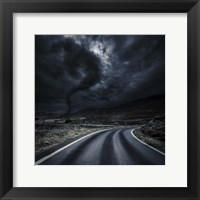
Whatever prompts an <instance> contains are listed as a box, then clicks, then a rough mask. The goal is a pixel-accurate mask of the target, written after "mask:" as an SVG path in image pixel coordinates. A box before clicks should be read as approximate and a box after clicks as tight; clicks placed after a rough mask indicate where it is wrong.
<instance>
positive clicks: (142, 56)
mask: <svg viewBox="0 0 200 200" xmlns="http://www.w3.org/2000/svg"><path fill="white" fill-rule="evenodd" d="M164 93H165V36H164V35H36V36H35V101H36V104H35V105H36V112H54V113H56V112H57V113H65V112H75V111H79V110H84V109H91V108H106V107H114V106H118V105H122V104H125V103H127V102H130V101H134V100H136V99H142V98H144V97H148V96H153V95H160V94H164Z"/></svg>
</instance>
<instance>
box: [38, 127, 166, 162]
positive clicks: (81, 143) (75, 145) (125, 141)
mask: <svg viewBox="0 0 200 200" xmlns="http://www.w3.org/2000/svg"><path fill="white" fill-rule="evenodd" d="M133 130H134V129H133V128H115V129H111V130H104V131H100V132H96V133H92V134H89V135H87V136H84V137H82V138H80V139H78V140H76V141H74V142H72V143H70V144H68V145H66V146H64V147H62V148H61V149H59V150H57V151H55V152H53V153H51V154H50V155H47V156H45V157H44V158H42V159H40V160H38V161H37V162H36V164H37V165H39V164H40V165H164V164H165V155H164V154H163V153H162V152H159V151H157V150H156V149H154V148H152V147H150V146H148V145H145V144H144V143H142V142H141V141H140V140H138V139H137V138H136V137H135V136H134V134H133Z"/></svg>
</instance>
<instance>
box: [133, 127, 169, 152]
mask: <svg viewBox="0 0 200 200" xmlns="http://www.w3.org/2000/svg"><path fill="white" fill-rule="evenodd" d="M134 130H135V129H133V130H132V131H131V135H132V136H133V137H134V138H135V139H136V140H138V141H139V142H141V143H142V144H144V145H146V146H148V147H149V148H151V149H153V150H154V151H157V152H158V153H160V154H162V155H165V154H164V153H163V152H161V151H159V150H158V149H156V148H154V147H152V146H150V145H149V144H147V143H145V142H143V141H142V140H140V139H139V138H137V137H136V136H135V135H134V133H133V131H134Z"/></svg>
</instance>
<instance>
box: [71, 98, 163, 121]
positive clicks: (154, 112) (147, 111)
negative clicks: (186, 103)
mask: <svg viewBox="0 0 200 200" xmlns="http://www.w3.org/2000/svg"><path fill="white" fill-rule="evenodd" d="M164 113H165V96H164V95H163V96H151V97H147V98H144V99H140V100H136V101H133V102H129V103H126V104H123V105H120V106H117V107H113V108H102V109H87V110H83V111H79V112H76V113H73V114H70V115H69V117H70V118H84V119H85V120H86V121H88V120H91V121H92V122H93V121H97V122H98V123H99V122H103V123H105V122H106V121H107V122H109V123H110V122H113V123H115V122H119V121H120V122H122V121H124V122H126V123H128V122H130V123H131V122H133V121H138V120H139V121H140V120H145V119H146V120H150V119H152V118H154V117H164ZM93 123H94V122H93Z"/></svg>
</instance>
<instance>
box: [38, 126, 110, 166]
mask: <svg viewBox="0 0 200 200" xmlns="http://www.w3.org/2000/svg"><path fill="white" fill-rule="evenodd" d="M108 130H111V129H104V130H100V131H96V132H93V133H90V134H88V135H85V136H83V137H81V138H79V139H78V140H75V141H74V142H72V143H70V144H67V145H66V146H64V147H62V148H60V149H58V150H56V151H54V152H53V153H50V154H49V155H47V156H45V157H43V158H41V159H40V160H38V161H36V162H35V165H39V164H41V163H42V162H44V161H45V160H47V159H49V158H51V157H52V156H54V155H56V154H57V153H59V152H61V151H63V150H64V149H66V148H68V147H70V146H71V145H73V144H75V143H77V142H79V141H81V140H83V139H85V138H87V137H89V136H91V135H94V134H97V133H100V132H103V131H108Z"/></svg>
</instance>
